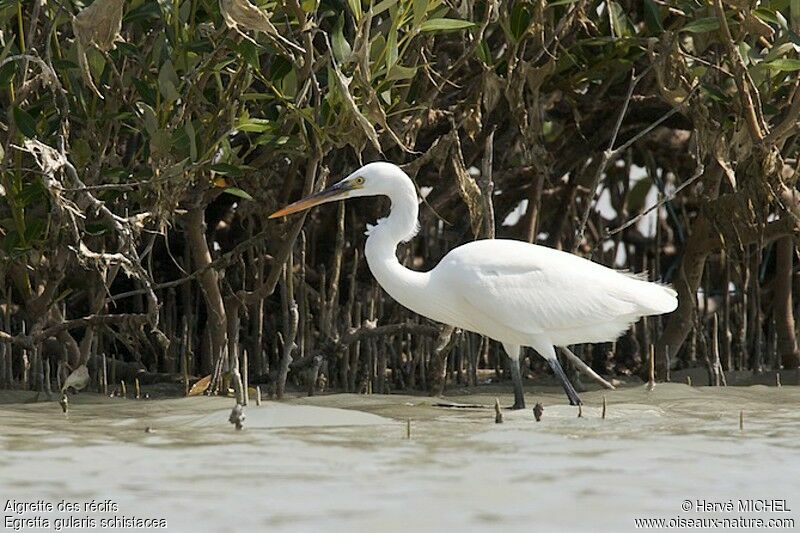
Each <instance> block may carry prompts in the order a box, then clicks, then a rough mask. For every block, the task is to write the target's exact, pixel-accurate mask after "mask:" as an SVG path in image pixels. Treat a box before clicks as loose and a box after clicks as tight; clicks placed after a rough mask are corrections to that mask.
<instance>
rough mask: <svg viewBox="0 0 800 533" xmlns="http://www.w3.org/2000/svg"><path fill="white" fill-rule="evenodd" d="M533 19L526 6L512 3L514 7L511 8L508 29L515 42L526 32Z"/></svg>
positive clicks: (521, 3) (520, 3)
mask: <svg viewBox="0 0 800 533" xmlns="http://www.w3.org/2000/svg"><path fill="white" fill-rule="evenodd" d="M532 18H533V14H532V13H531V11H530V9H529V7H528V4H525V3H523V2H514V7H513V8H511V20H510V25H509V27H510V29H511V35H512V36H513V37H514V40H515V41H519V40H520V39H521V38H522V36H523V35H525V32H526V31H528V27H529V26H530V25H531V19H532Z"/></svg>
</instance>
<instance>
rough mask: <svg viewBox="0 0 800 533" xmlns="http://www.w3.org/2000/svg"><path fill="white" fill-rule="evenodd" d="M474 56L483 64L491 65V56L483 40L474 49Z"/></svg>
mask: <svg viewBox="0 0 800 533" xmlns="http://www.w3.org/2000/svg"><path fill="white" fill-rule="evenodd" d="M475 54H476V55H477V56H478V59H480V60H481V61H483V62H484V63H485V64H487V65H491V64H492V54H491V52H490V51H489V45H488V43H487V42H486V40H485V39H484V40H482V41H481V42H480V44H479V45H478V48H476V49H475Z"/></svg>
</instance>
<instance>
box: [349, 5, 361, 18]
mask: <svg viewBox="0 0 800 533" xmlns="http://www.w3.org/2000/svg"><path fill="white" fill-rule="evenodd" d="M347 5H348V6H350V11H352V12H353V16H354V17H355V18H356V22H358V21H360V20H361V0H347Z"/></svg>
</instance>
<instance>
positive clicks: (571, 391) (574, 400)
mask: <svg viewBox="0 0 800 533" xmlns="http://www.w3.org/2000/svg"><path fill="white" fill-rule="evenodd" d="M547 362H548V363H550V368H552V369H553V373H554V374H555V375H556V377H558V379H560V380H561V386H562V387H564V392H566V393H567V398H569V404H570V405H581V404H582V403H583V402H582V401H581V399H580V397H579V396H578V393H577V392H575V388H574V387H573V386H572V383H570V382H569V379H568V378H567V375H566V374H565V373H564V369H563V368H561V363H559V362H558V358H556V357H553V358H552V359H548V360H547Z"/></svg>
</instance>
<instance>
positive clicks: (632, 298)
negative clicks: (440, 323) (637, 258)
mask: <svg viewBox="0 0 800 533" xmlns="http://www.w3.org/2000/svg"><path fill="white" fill-rule="evenodd" d="M432 276H433V278H435V279H436V281H437V282H438V283H442V284H447V285H449V286H450V289H451V290H450V291H449V292H450V293H451V294H454V295H457V296H458V297H459V299H460V300H461V301H460V304H461V308H462V312H463V313H465V314H467V315H469V322H470V323H471V324H472V325H473V328H478V329H477V331H478V332H480V333H484V334H486V335H489V336H494V337H495V338H496V339H497V340H500V341H502V342H509V343H515V344H525V345H527V344H528V343H527V342H526V341H529V340H530V337H544V338H546V339H547V340H548V341H550V342H551V343H552V344H554V345H556V346H566V345H569V344H577V343H583V342H606V341H612V340H614V339H616V338H617V337H618V336H619V335H620V334H621V333H622V332H624V331H625V330H626V329H627V328H628V326H629V325H630V324H631V323H633V322H635V321H637V320H638V319H639V318H640V317H642V316H646V315H652V314H660V313H666V312H670V311H673V310H674V309H675V307H676V306H677V300H676V298H675V291H673V290H672V289H670V288H668V287H664V286H662V285H657V284H653V283H649V282H647V281H642V280H640V279H637V278H636V277H634V276H630V275H627V274H625V273H621V272H617V271H614V270H612V269H609V268H606V267H604V266H602V265H599V264H597V263H593V262H591V261H588V260H586V259H583V258H581V257H578V256H575V255H572V254H568V253H565V252H561V251H558V250H554V249H552V248H547V247H544V246H537V245H532V244H529V243H526V242H521V241H511V240H502V239H493V240H483V241H475V242H472V243H469V244H465V245H463V246H460V247H458V248H456V249H454V250H453V251H451V252H450V253H449V254H447V255H446V256H445V257H444V259H442V261H441V262H440V263H439V264H438V265H437V266H436V268H435V269H434V270H433V272H432ZM458 304H459V302H458V301H456V302H453V305H458ZM481 324H492V327H493V328H494V331H493V332H491V333H490V332H487V331H486V329H487V328H486V326H481ZM473 328H470V329H473ZM501 329H502V331H503V332H502V333H499V332H500V330H501ZM504 337H505V338H504Z"/></svg>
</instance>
